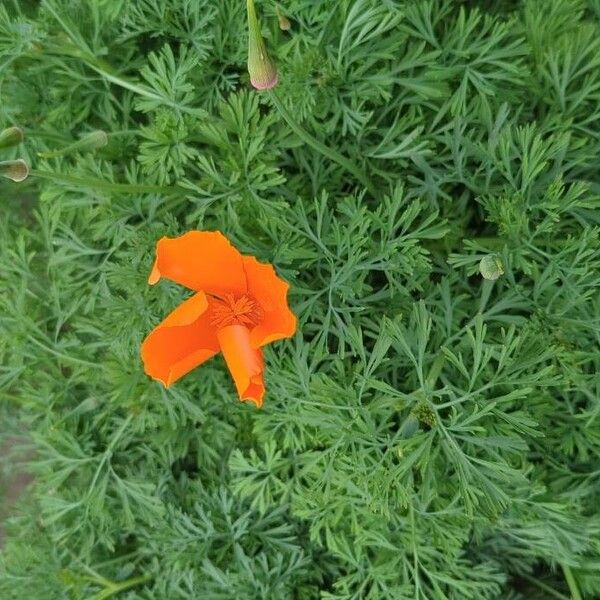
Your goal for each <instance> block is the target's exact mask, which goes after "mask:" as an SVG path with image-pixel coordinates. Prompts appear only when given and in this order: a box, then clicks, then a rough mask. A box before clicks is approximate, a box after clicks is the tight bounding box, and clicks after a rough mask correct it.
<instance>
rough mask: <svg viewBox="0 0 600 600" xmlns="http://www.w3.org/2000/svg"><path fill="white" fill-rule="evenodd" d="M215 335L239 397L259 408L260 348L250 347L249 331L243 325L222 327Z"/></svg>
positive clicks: (261, 387)
mask: <svg viewBox="0 0 600 600" xmlns="http://www.w3.org/2000/svg"><path fill="white" fill-rule="evenodd" d="M217 335H218V338H219V343H220V344H221V351H222V352H223V356H224V357H225V362H226V363H227V367H228V368H229V372H230V373H231V376H232V377H233V381H234V382H235V387H236V388H237V391H238V394H239V397H240V399H241V400H251V401H252V402H254V404H256V406H258V407H259V408H260V407H261V406H262V403H263V397H264V395H265V384H264V381H263V371H264V361H263V354H262V350H260V349H258V348H253V347H252V345H251V343H250V332H249V331H248V328H246V327H244V326H243V325H230V326H229V327H224V328H223V329H220V330H219V332H218V334H217Z"/></svg>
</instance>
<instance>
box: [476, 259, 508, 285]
mask: <svg viewBox="0 0 600 600" xmlns="http://www.w3.org/2000/svg"><path fill="white" fill-rule="evenodd" d="M479 272H480V273H481V276H482V277H483V278H484V279H488V280H489V281H496V279H498V277H500V276H501V275H504V265H503V264H502V261H501V260H500V257H499V256H498V255H497V254H488V255H487V256H484V257H483V258H482V259H481V261H480V262H479Z"/></svg>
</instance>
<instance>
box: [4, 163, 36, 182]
mask: <svg viewBox="0 0 600 600" xmlns="http://www.w3.org/2000/svg"><path fill="white" fill-rule="evenodd" d="M0 175H2V177H6V178H7V179H10V180H11V181H14V182H15V183H19V182H21V181H24V180H25V179H27V175H29V167H28V166H27V163H26V162H25V161H24V160H23V159H22V158H19V159H17V160H4V161H2V162H0Z"/></svg>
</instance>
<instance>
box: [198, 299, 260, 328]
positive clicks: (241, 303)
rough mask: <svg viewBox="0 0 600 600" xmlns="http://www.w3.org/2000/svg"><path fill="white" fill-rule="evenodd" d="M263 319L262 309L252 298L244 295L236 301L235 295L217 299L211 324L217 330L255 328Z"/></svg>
mask: <svg viewBox="0 0 600 600" xmlns="http://www.w3.org/2000/svg"><path fill="white" fill-rule="evenodd" d="M262 317H263V311H262V309H261V307H260V306H259V305H258V303H257V302H256V301H255V300H253V299H252V298H250V297H248V296H245V295H244V296H240V297H239V298H237V299H236V298H235V296H234V295H233V294H226V295H225V296H224V297H222V298H219V299H215V302H214V303H213V305H212V312H211V315H210V322H211V324H212V325H213V326H214V327H216V329H223V328H224V327H229V326H230V325H244V326H245V327H255V326H256V325H258V323H260V321H261V320H262Z"/></svg>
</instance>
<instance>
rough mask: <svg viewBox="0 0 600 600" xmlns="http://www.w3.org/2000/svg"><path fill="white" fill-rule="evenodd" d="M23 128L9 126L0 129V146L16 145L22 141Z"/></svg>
mask: <svg viewBox="0 0 600 600" xmlns="http://www.w3.org/2000/svg"><path fill="white" fill-rule="evenodd" d="M24 137H25V136H24V135H23V130H22V129H21V128H20V127H9V128H8V129H4V130H3V131H0V148H10V147H12V146H17V145H18V144H20V143H21V142H22V141H23V138H24Z"/></svg>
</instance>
